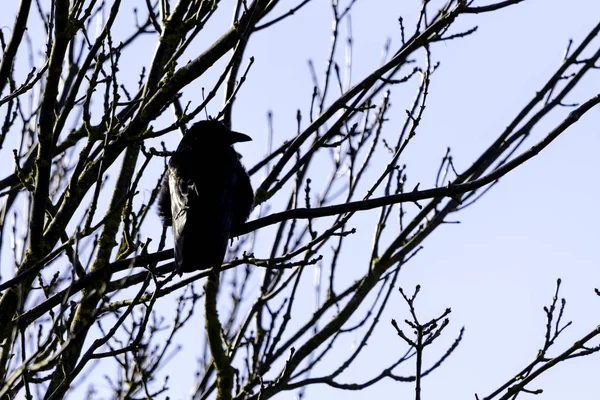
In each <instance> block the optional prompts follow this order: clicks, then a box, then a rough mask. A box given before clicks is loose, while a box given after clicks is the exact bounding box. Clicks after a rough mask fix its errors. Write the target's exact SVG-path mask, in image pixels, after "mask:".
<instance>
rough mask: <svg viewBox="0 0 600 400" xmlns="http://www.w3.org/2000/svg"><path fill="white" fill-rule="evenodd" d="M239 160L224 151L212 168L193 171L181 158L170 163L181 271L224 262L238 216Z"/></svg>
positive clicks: (175, 234) (174, 232)
mask: <svg viewBox="0 0 600 400" xmlns="http://www.w3.org/2000/svg"><path fill="white" fill-rule="evenodd" d="M236 162H237V159H235V158H229V157H227V154H224V157H222V158H221V163H217V164H216V165H213V166H212V170H207V169H205V168H198V167H196V168H194V172H193V173H192V174H189V171H188V170H187V169H186V168H181V167H182V165H180V164H178V163H177V161H173V163H172V164H170V165H169V191H170V194H171V196H170V197H171V215H172V220H173V238H174V242H175V246H174V247H175V263H176V265H177V269H178V270H179V272H180V273H181V272H190V271H196V270H199V269H206V268H211V267H218V266H220V265H221V264H222V263H223V259H224V258H225V252H226V251H227V242H228V239H229V232H230V230H231V226H232V221H233V218H234V213H233V201H234V200H233V199H234V197H235V195H236V193H235V185H236V182H237V179H238V174H239V169H238V168H237V164H236ZM185 172H188V173H185Z"/></svg>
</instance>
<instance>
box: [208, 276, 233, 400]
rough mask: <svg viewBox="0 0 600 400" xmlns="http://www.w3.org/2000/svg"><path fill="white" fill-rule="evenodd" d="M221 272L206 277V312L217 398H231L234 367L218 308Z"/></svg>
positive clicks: (219, 399) (223, 399) (226, 399)
mask: <svg viewBox="0 0 600 400" xmlns="http://www.w3.org/2000/svg"><path fill="white" fill-rule="evenodd" d="M220 272H221V271H219V270H213V271H211V272H210V273H209V274H208V278H207V279H206V284H205V286H204V290H205V296H206V298H205V301H204V313H205V319H206V336H207V338H208V346H209V348H210V352H211V354H212V356H213V361H214V363H215V367H216V369H217V400H228V399H231V393H232V391H233V377H234V369H233V367H232V366H231V360H230V359H229V357H228V356H227V353H226V351H225V346H226V343H224V340H223V337H222V335H221V332H222V327H221V322H220V321H219V312H218V310H217V297H218V294H219V284H220Z"/></svg>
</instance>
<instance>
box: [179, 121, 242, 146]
mask: <svg viewBox="0 0 600 400" xmlns="http://www.w3.org/2000/svg"><path fill="white" fill-rule="evenodd" d="M183 140H184V141H186V142H189V143H190V144H192V143H193V142H201V143H205V144H225V145H228V146H231V145H232V144H234V143H238V142H248V141H250V140H252V138H251V137H250V136H248V135H245V134H243V133H240V132H234V131H232V130H229V129H227V128H226V127H225V125H223V123H221V122H220V121H217V120H216V119H209V120H206V121H200V122H197V123H195V124H194V125H192V127H190V129H188V131H187V133H186V134H185V136H184V137H183Z"/></svg>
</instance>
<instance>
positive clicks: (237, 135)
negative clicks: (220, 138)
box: [227, 131, 252, 143]
mask: <svg viewBox="0 0 600 400" xmlns="http://www.w3.org/2000/svg"><path fill="white" fill-rule="evenodd" d="M227 136H228V139H229V142H231V143H238V142H249V141H251V140H252V138H251V137H250V136H248V135H246V134H245V133H241V132H234V131H229V132H228V133H227Z"/></svg>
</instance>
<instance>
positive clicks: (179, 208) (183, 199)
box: [169, 165, 199, 272]
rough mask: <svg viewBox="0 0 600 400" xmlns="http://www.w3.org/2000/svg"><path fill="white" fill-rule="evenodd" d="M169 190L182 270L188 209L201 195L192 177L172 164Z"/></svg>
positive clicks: (179, 266)
mask: <svg viewBox="0 0 600 400" xmlns="http://www.w3.org/2000/svg"><path fill="white" fill-rule="evenodd" d="M169 192H170V194H171V196H170V198H171V217H172V223H173V238H174V242H175V249H174V250H175V264H176V265H177V269H178V270H179V271H180V272H181V271H182V268H183V260H184V249H185V246H184V245H185V243H184V241H185V231H186V227H187V225H188V211H189V210H190V206H191V205H192V204H194V203H198V199H199V195H198V191H197V188H196V185H195V183H194V182H193V181H192V180H191V179H189V178H186V177H183V176H182V175H181V174H180V173H179V172H178V168H177V167H176V166H172V165H170V166H169ZM188 239H192V238H191V237H190V238H188Z"/></svg>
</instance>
